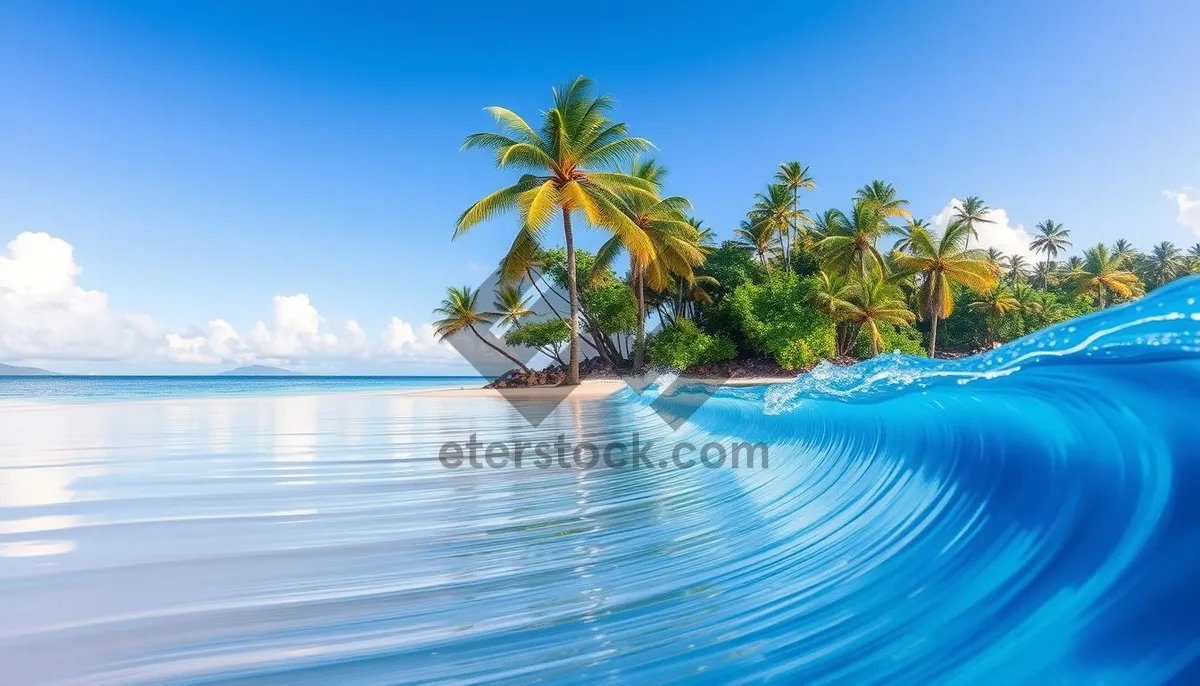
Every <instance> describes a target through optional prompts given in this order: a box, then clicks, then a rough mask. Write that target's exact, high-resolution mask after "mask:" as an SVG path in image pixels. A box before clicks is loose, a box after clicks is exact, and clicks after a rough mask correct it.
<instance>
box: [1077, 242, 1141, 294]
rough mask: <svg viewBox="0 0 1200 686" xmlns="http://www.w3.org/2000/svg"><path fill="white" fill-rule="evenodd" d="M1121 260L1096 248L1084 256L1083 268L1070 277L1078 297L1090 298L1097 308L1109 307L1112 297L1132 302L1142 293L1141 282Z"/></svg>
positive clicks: (1096, 246)
mask: <svg viewBox="0 0 1200 686" xmlns="http://www.w3.org/2000/svg"><path fill="white" fill-rule="evenodd" d="M1123 267H1124V264H1123V263H1122V261H1121V260H1120V259H1118V258H1117V257H1116V256H1115V255H1113V254H1112V253H1111V252H1109V251H1108V248H1107V247H1106V246H1105V245H1104V244H1103V243H1100V244H1097V245H1095V246H1093V247H1091V248H1088V249H1087V250H1086V251H1085V252H1084V258H1083V264H1082V266H1080V268H1079V269H1077V270H1075V271H1074V272H1072V274H1071V280H1072V282H1073V283H1074V285H1075V288H1076V290H1077V291H1078V292H1079V293H1083V294H1087V295H1091V296H1092V297H1093V298H1094V299H1095V302H1096V306H1097V307H1099V308H1101V309H1104V308H1105V307H1107V306H1108V300H1109V297H1108V296H1109V294H1110V293H1111V294H1112V295H1115V296H1118V297H1121V298H1132V297H1135V296H1137V295H1140V294H1141V293H1142V291H1143V289H1142V282H1141V280H1139V279H1138V277H1137V275H1135V274H1134V273H1133V272H1130V271H1127V270H1125V269H1124V268H1123Z"/></svg>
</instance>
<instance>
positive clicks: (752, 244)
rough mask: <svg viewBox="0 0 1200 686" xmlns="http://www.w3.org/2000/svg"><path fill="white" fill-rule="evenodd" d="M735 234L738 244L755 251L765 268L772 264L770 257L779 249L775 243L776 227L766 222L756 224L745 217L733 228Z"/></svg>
mask: <svg viewBox="0 0 1200 686" xmlns="http://www.w3.org/2000/svg"><path fill="white" fill-rule="evenodd" d="M733 235H735V236H737V237H738V240H737V244H738V246H739V247H741V248H745V249H746V250H750V251H753V252H754V255H755V257H757V258H758V262H759V264H761V265H762V266H763V267H764V268H767V267H769V266H770V262H769V261H768V259H769V258H770V257H773V256H774V255H775V254H776V253H777V252H778V250H779V248H778V246H776V245H775V229H774V228H772V227H770V226H768V225H767V224H764V223H759V224H756V223H754V222H752V221H750V220H749V219H743V220H742V222H741V224H739V225H738V228H736V229H734V230H733Z"/></svg>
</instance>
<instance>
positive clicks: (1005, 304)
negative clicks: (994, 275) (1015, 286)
mask: <svg viewBox="0 0 1200 686" xmlns="http://www.w3.org/2000/svg"><path fill="white" fill-rule="evenodd" d="M967 307H969V308H970V309H971V311H972V312H979V313H981V314H983V315H984V316H985V318H986V320H987V346H988V347H989V348H990V347H992V345H993V344H994V343H995V342H996V329H997V328H998V327H999V326H1000V320H1001V319H1002V318H1004V315H1006V314H1008V313H1009V312H1015V311H1017V310H1019V309H1020V307H1021V303H1019V302H1017V299H1016V298H1014V297H1013V294H1012V291H1010V290H1008V289H1007V288H1005V287H1004V286H997V287H996V288H993V289H992V290H990V291H988V292H987V293H984V294H983V295H982V296H980V298H979V300H976V301H973V302H971V303H969V304H968V305H967Z"/></svg>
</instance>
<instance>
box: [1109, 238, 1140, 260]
mask: <svg viewBox="0 0 1200 686" xmlns="http://www.w3.org/2000/svg"><path fill="white" fill-rule="evenodd" d="M1112 254H1113V257H1115V258H1117V259H1118V260H1120V261H1121V264H1122V265H1124V266H1126V267H1130V266H1132V265H1133V261H1134V260H1135V259H1137V255H1138V251H1137V248H1135V247H1133V244H1132V243H1130V242H1129V241H1127V240H1125V239H1124V238H1118V239H1117V240H1116V242H1115V243H1113V246H1112Z"/></svg>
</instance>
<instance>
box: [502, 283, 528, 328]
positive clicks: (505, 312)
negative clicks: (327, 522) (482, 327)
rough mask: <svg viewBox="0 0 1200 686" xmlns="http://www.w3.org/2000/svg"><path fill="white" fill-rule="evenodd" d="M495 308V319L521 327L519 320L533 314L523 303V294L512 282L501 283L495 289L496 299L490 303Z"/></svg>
mask: <svg viewBox="0 0 1200 686" xmlns="http://www.w3.org/2000/svg"><path fill="white" fill-rule="evenodd" d="M492 307H494V308H496V316H497V317H498V318H499V319H498V320H497V321H498V322H499V323H500V324H503V325H505V326H512V327H516V328H520V327H521V320H522V319H524V318H525V317H529V316H532V315H533V310H531V309H529V307H528V306H527V305H526V303H525V296H523V295H521V289H520V288H518V287H517V285H516V284H514V283H506V284H501V285H500V287H498V288H497V289H496V300H495V301H494V302H493V303H492Z"/></svg>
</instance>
